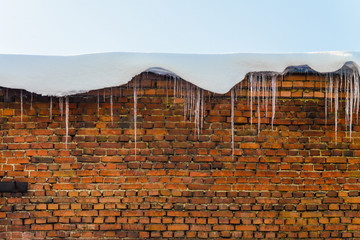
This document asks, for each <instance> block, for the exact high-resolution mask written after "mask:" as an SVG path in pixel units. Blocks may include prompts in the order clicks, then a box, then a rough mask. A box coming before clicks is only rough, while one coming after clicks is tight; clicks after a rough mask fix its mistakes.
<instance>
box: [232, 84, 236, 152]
mask: <svg viewBox="0 0 360 240" xmlns="http://www.w3.org/2000/svg"><path fill="white" fill-rule="evenodd" d="M234 115H235V97H234V88H233V89H231V149H232V153H231V154H232V156H233V157H234V151H235V147H234V146H235V143H234V138H235V137H234Z"/></svg>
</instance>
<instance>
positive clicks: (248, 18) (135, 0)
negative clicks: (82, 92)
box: [0, 0, 360, 55]
mask: <svg viewBox="0 0 360 240" xmlns="http://www.w3.org/2000/svg"><path fill="white" fill-rule="evenodd" d="M359 10H360V0H301V1H295V0H0V54H41V55H74V54H83V53H94V52H114V51H117V52H168V53H234V52H256V53H259V52H264V53H273V52H308V51H339V50H349V51H360V30H359V25H360V14H359Z"/></svg>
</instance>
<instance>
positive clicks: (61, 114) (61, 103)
mask: <svg viewBox="0 0 360 240" xmlns="http://www.w3.org/2000/svg"><path fill="white" fill-rule="evenodd" d="M59 108H60V116H61V119H62V117H63V111H64V100H63V98H62V97H60V98H59Z"/></svg>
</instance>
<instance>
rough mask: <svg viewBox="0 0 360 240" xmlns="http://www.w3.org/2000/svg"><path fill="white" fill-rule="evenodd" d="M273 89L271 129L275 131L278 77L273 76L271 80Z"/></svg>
mask: <svg viewBox="0 0 360 240" xmlns="http://www.w3.org/2000/svg"><path fill="white" fill-rule="evenodd" d="M271 87H272V116H271V129H274V119H275V105H276V95H277V76H276V75H273V76H272V78H271Z"/></svg>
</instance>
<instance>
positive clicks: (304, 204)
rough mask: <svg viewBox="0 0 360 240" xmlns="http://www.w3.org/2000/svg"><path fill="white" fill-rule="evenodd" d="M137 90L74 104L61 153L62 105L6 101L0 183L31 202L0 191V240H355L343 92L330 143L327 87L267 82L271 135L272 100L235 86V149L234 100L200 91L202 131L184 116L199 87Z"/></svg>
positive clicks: (359, 148)
mask: <svg viewBox="0 0 360 240" xmlns="http://www.w3.org/2000/svg"><path fill="white" fill-rule="evenodd" d="M135 79H136V80H133V81H132V82H130V84H129V85H128V86H123V87H121V88H119V87H117V88H112V89H102V90H99V91H92V92H90V93H87V94H80V95H75V96H70V97H69V98H68V100H69V122H68V123H69V130H68V143H67V144H66V143H65V138H66V128H65V125H66V117H65V115H66V114H65V112H66V111H65V109H63V111H62V115H63V116H61V111H60V110H59V105H61V104H59V99H58V98H54V97H53V98H52V99H51V101H52V103H53V105H52V110H51V113H50V104H49V102H50V98H48V97H42V96H38V95H35V94H33V95H32V94H30V93H28V92H25V91H22V92H21V91H20V90H12V89H2V91H1V101H0V106H1V108H0V123H1V125H0V126H1V132H0V136H1V138H0V149H1V155H0V163H1V165H0V176H1V180H2V181H12V180H16V181H26V182H28V183H29V190H28V192H27V193H24V194H21V193H0V194H1V197H0V238H1V239H44V238H48V239H51V238H56V239H58V238H66V239H75V238H79V239H119V238H124V239H139V238H140V239H145V238H171V239H172V238H197V239H199V238H216V239H219V238H226V239H228V238H232V239H239V238H285V239H298V238H303V239H309V238H318V239H319V238H323V239H325V238H326V239H332V238H333V239H344V238H352V239H355V238H360V211H359V210H360V196H359V189H360V184H359V176H360V172H359V167H360V165H359V163H360V157H359V156H360V133H359V130H360V129H359V126H358V125H357V124H356V115H354V116H353V118H354V125H353V126H352V130H353V132H352V138H350V137H349V131H347V130H348V129H347V128H346V124H345V119H344V95H343V94H341V95H340V107H339V118H338V129H339V130H338V133H337V139H335V131H334V113H333V112H332V111H330V110H329V114H328V117H327V124H325V110H324V109H325V101H324V95H325V90H324V87H325V79H324V76H315V75H304V74H302V75H287V76H284V77H279V78H278V79H277V85H278V92H277V96H278V98H277V101H276V102H277V104H276V114H275V118H274V121H273V124H274V126H273V129H272V126H271V122H272V119H271V117H272V111H271V109H272V106H271V100H270V99H271V98H270V99H269V101H268V102H266V100H265V98H264V100H260V102H261V106H260V108H259V109H258V106H257V103H258V100H259V98H258V97H254V98H253V99H251V97H249V90H248V85H249V82H248V79H246V80H245V81H243V83H242V84H241V86H240V85H238V86H237V87H236V89H235V90H234V93H235V101H234V116H233V117H234V144H232V130H231V125H232V121H231V118H232V117H231V115H232V114H231V113H232V111H231V109H232V104H231V94H230V93H228V94H226V95H216V94H211V93H208V92H206V91H201V96H202V97H203V98H204V102H206V104H205V105H204V107H203V109H204V113H205V115H204V118H203V120H202V119H201V117H200V118H197V117H196V116H194V114H193V115H191V113H190V112H188V113H187V114H186V117H184V104H185V105H187V106H189V107H188V108H191V107H194V108H196V96H195V95H196V94H197V92H198V91H199V90H198V89H197V88H196V87H194V86H192V85H191V84H188V83H185V82H182V81H180V80H178V81H177V82H176V84H177V85H176V86H177V87H176V88H175V91H174V81H173V80H170V79H167V78H165V77H160V76H156V75H153V74H142V75H140V76H138V77H136V78H135ZM134 84H136V87H137V92H136V93H137V108H136V111H137V125H136V127H137V128H136V136H135V130H134V93H133V85H134ZM179 84H182V86H183V87H184V88H183V89H180V88H179V86H180V85H179ZM235 91H236V92H235ZM174 92H175V93H176V95H184V96H185V95H186V96H187V97H179V96H178V97H176V98H174ZM269 92H270V88H269ZM111 93H112V95H110V94H111ZM191 93H193V95H192V96H193V98H191V96H190V95H191ZM21 95H22V99H23V107H21V103H20V102H21ZM111 96H112V97H111ZM189 96H190V98H189ZM194 96H195V97H194ZM255 96H257V95H256V93H255ZM110 98H112V104H111V101H110ZM186 99H187V100H186ZM189 99H193V102H192V103H191V102H189ZM194 99H195V100H194ZM261 99H262V98H261ZM62 100H63V101H64V102H65V100H64V99H62ZM252 100H253V106H252V107H250V103H251V101H252ZM60 101H61V100H60ZM98 101H99V103H98ZM265 103H267V105H268V107H266V104H265ZM98 104H99V108H98ZM64 105H65V104H64ZM200 106H201V105H200ZM21 109H22V110H21ZM258 110H259V111H260V114H261V118H260V120H261V125H260V132H259V131H258V113H259V111H258ZM111 112H112V114H111ZM251 113H252V117H251V116H250V115H251ZM50 114H51V119H50ZM111 115H113V116H112V117H111ZM184 119H185V120H184ZM250 120H251V121H253V123H252V126H251V124H250ZM194 122H197V124H195V123H194ZM199 123H200V124H199ZM201 125H203V126H202V129H200V132H199V133H198V132H197V131H196V129H197V126H200V127H201ZM135 138H136V144H135ZM135 145H136V146H135ZM232 145H234V150H233V149H232ZM135 147H136V148H135ZM135 153H136V154H135Z"/></svg>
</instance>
